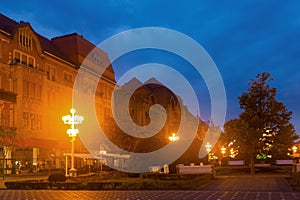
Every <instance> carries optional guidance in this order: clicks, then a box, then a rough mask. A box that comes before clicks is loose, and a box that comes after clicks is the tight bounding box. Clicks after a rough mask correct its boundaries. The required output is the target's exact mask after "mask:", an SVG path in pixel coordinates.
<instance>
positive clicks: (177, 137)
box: [169, 133, 179, 142]
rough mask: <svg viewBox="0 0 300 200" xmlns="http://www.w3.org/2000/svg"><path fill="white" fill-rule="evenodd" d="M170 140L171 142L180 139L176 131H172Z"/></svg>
mask: <svg viewBox="0 0 300 200" xmlns="http://www.w3.org/2000/svg"><path fill="white" fill-rule="evenodd" d="M169 140H170V141H171V142H177V141H178V140H179V136H178V135H176V133H172V135H171V136H170V137H169Z"/></svg>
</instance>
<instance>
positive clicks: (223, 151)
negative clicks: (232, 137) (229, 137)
mask: <svg viewBox="0 0 300 200" xmlns="http://www.w3.org/2000/svg"><path fill="white" fill-rule="evenodd" d="M225 152H226V148H225V147H222V148H221V153H222V155H223V157H224V154H225Z"/></svg>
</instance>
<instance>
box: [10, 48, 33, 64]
mask: <svg viewBox="0 0 300 200" xmlns="http://www.w3.org/2000/svg"><path fill="white" fill-rule="evenodd" d="M14 62H16V63H22V64H23V65H26V66H29V67H32V68H34V67H35V58H34V57H32V56H29V55H27V54H25V53H22V52H20V51H18V50H14Z"/></svg>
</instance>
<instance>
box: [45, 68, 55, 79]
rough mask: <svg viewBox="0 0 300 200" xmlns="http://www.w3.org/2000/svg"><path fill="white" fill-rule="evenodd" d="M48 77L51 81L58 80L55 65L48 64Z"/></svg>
mask: <svg viewBox="0 0 300 200" xmlns="http://www.w3.org/2000/svg"><path fill="white" fill-rule="evenodd" d="M46 73H47V79H48V80H50V81H55V80H56V70H55V67H54V66H53V65H50V64H46Z"/></svg>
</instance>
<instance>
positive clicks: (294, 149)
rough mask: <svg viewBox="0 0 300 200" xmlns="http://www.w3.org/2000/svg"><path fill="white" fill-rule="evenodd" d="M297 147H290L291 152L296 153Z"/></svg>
mask: <svg viewBox="0 0 300 200" xmlns="http://www.w3.org/2000/svg"><path fill="white" fill-rule="evenodd" d="M297 149H298V148H297V147H296V145H294V146H293V147H292V150H293V153H294V154H295V153H297Z"/></svg>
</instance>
